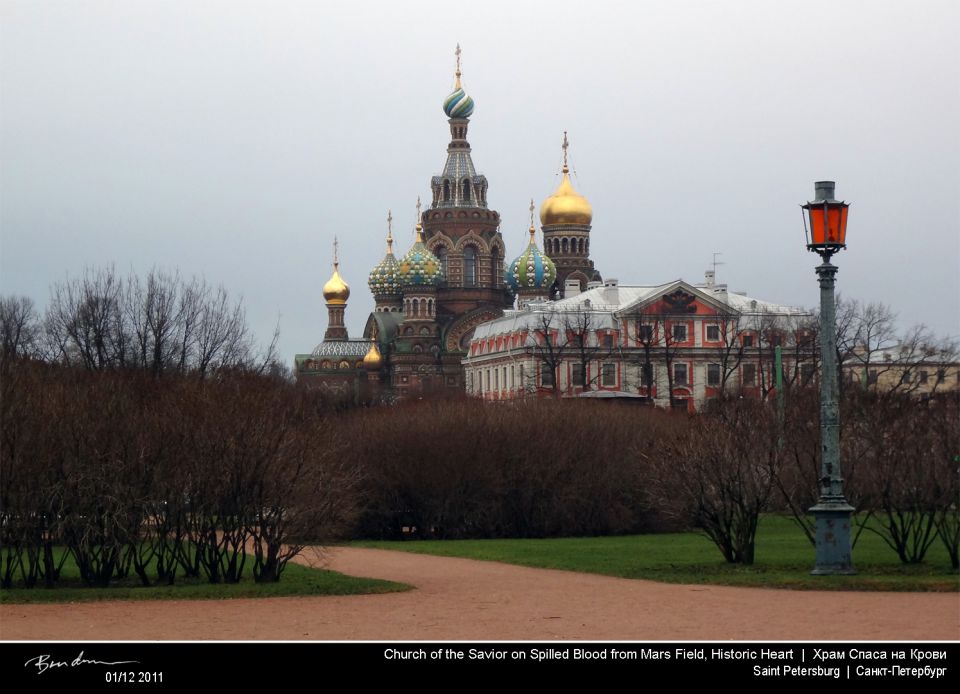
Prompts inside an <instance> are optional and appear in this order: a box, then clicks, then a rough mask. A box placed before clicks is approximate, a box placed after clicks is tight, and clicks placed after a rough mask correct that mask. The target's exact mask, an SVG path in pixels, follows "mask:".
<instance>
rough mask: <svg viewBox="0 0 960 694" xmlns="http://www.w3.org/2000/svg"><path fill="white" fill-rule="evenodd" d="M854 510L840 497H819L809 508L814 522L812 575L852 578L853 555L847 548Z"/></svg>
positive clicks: (854, 572)
mask: <svg viewBox="0 0 960 694" xmlns="http://www.w3.org/2000/svg"><path fill="white" fill-rule="evenodd" d="M853 511H854V508H853V506H851V505H850V504H848V503H847V500H846V499H844V498H843V497H840V498H839V499H825V498H821V499H820V501H819V503H817V505H816V506H814V507H813V508H811V509H810V513H812V514H813V516H814V518H815V520H816V546H817V549H816V566H814V567H813V571H811V572H810V574H811V575H812V576H852V575H854V574H856V573H857V572H856V569H854V568H853V553H852V551H851V548H850V547H851V546H850V515H851V514H852V513H853Z"/></svg>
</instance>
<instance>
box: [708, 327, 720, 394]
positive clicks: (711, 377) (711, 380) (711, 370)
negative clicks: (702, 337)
mask: <svg viewBox="0 0 960 694" xmlns="http://www.w3.org/2000/svg"><path fill="white" fill-rule="evenodd" d="M711 327H716V326H711ZM708 330H709V328H708ZM707 385H708V386H718V385H720V365H719V364H707Z"/></svg>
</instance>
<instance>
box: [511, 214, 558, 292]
mask: <svg viewBox="0 0 960 694" xmlns="http://www.w3.org/2000/svg"><path fill="white" fill-rule="evenodd" d="M533 210H534V207H533V200H531V201H530V244H529V245H528V246H527V248H526V250H525V251H524V252H523V253H521V254H520V256H519V257H517V258H516V259H515V260H514V261H513V262H512V263H510V267H509V269H507V271H506V272H505V273H504V280H505V281H506V283H507V286H509V287H510V288H511V289H512V290H513V291H514V292H517V291H519V290H520V289H543V290H548V289H550V287H552V286H553V282H554V280H556V279H557V268H556V266H555V265H554V264H553V261H552V260H550V258H548V257H547V256H546V255H544V254H543V253H542V252H541V251H540V249H539V248H537V231H536V229H535V228H534V226H533Z"/></svg>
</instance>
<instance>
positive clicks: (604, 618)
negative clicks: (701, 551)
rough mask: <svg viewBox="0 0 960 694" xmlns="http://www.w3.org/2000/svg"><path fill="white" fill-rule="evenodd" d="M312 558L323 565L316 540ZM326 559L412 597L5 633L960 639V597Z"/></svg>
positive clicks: (148, 609) (2, 612)
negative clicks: (397, 585) (396, 585)
mask: <svg viewBox="0 0 960 694" xmlns="http://www.w3.org/2000/svg"><path fill="white" fill-rule="evenodd" d="M303 560H304V561H307V562H310V561H314V559H313V555H312V552H311V551H310V550H308V551H307V552H306V553H305V555H304V557H303ZM326 561H327V567H328V568H331V569H333V570H335V571H339V572H342V573H345V574H349V575H353V576H366V577H371V578H381V579H386V580H391V581H399V582H402V583H407V584H410V585H413V586H414V587H415V588H414V590H411V591H407V592H400V593H390V594H380V595H356V596H321V597H288V598H264V599H236V600H202V601H181V600H163V601H142V602H134V601H110V602H90V603H68V604H36V605H23V604H19V605H18V604H5V605H0V638H2V639H7V640H9V639H42V640H51V639H58V640H59V639H65V640H74V639H75V640H99V639H104V640H113V639H131V640H168V639H177V640H204V639H222V640H257V639H280V640H288V639H289V640H297V639H305V640H341V639H342V640H352V639H386V640H405V641H406V640H421V639H422V640H434V639H436V640H452V639H465V640H479V639H484V640H486V639H490V640H526V639H535V640H574V639H581V640H605V639H611V640H700V639H703V640H727V639H735V640H760V639H763V640H817V641H820V640H856V641H864V640H957V639H960V594H958V593H955V592H952V593H929V592H928V593H902V592H901V593H891V592H882V591H877V592H850V591H810V590H805V591H793V590H771V589H765V588H742V587H729V586H716V585H703V584H666V583H657V582H653V581H645V580H635V579H625V578H616V577H611V576H600V575H594V574H587V573H576V572H571V571H561V570H551V569H540V568H530V567H523V566H514V565H509V564H503V563H499V562H493V561H477V560H473V559H462V558H451V557H437V556H427V555H422V554H413V553H408V552H397V551H390V550H381V549H366V548H357V547H340V548H336V549H333V550H332V551H329V553H328V555H327V559H326Z"/></svg>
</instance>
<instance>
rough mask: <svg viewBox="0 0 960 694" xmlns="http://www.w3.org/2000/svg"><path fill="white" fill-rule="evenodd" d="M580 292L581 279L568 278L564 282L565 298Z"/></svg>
mask: <svg viewBox="0 0 960 694" xmlns="http://www.w3.org/2000/svg"><path fill="white" fill-rule="evenodd" d="M579 293H580V280H567V281H565V282H564V283H563V298H564V299H569V298H570V297H571V296H576V295H577V294H579Z"/></svg>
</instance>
